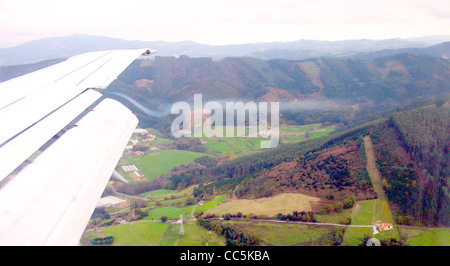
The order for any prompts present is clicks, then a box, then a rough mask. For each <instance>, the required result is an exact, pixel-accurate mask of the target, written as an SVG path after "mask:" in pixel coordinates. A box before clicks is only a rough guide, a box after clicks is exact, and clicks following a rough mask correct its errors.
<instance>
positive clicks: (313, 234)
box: [225, 220, 333, 246]
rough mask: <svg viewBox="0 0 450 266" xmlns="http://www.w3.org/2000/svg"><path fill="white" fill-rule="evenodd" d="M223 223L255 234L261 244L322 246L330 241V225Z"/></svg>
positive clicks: (251, 222)
mask: <svg viewBox="0 0 450 266" xmlns="http://www.w3.org/2000/svg"><path fill="white" fill-rule="evenodd" d="M225 224H228V225H230V226H231V227H235V228H237V229H239V230H241V231H244V232H247V233H249V234H252V235H256V236H257V237H258V238H259V239H261V241H262V243H261V245H275V246H293V245H294V246H297V245H298V246H322V245H327V244H329V243H330V241H331V239H330V234H331V232H332V229H333V227H332V226H315V225H304V224H295V223H273V222H259V221H258V222H256V221H251V220H249V221H237V220H233V221H227V222H225Z"/></svg>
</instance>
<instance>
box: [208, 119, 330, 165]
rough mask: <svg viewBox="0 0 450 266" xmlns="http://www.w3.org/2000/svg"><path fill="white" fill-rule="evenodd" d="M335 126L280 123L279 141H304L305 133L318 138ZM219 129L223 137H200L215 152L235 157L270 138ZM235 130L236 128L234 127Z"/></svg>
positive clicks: (223, 128)
mask: <svg viewBox="0 0 450 266" xmlns="http://www.w3.org/2000/svg"><path fill="white" fill-rule="evenodd" d="M335 128H336V126H325V127H324V126H322V125H321V124H313V125H302V126H296V125H286V124H281V125H280V127H279V130H280V143H292V142H300V141H305V140H306V137H305V133H306V132H308V133H309V138H310V139H314V138H319V137H322V136H325V135H329V134H330V133H331V132H333V131H334V129H335ZM219 130H220V131H222V132H223V137H206V136H205V134H203V136H202V137H201V138H203V139H205V140H206V142H207V143H206V144H204V146H205V147H206V148H207V149H208V150H210V151H213V152H217V153H235V154H236V156H237V157H240V156H243V155H245V154H249V153H252V152H255V151H258V150H261V141H262V140H270V138H263V137H236V136H237V134H236V133H235V134H234V136H235V137H227V136H226V127H220V128H219ZM235 132H237V128H236V129H235ZM245 132H246V134H247V133H248V132H249V129H248V127H247V128H246V129H245Z"/></svg>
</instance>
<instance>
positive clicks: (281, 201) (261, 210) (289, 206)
mask: <svg viewBox="0 0 450 266" xmlns="http://www.w3.org/2000/svg"><path fill="white" fill-rule="evenodd" d="M317 201H318V199H317V198H314V197H310V196H306V195H302V194H295V193H283V194H279V195H276V196H273V197H268V198H261V199H254V200H249V199H231V200H229V201H226V202H224V203H222V204H221V205H218V206H216V207H214V208H211V209H209V210H208V211H207V212H206V213H210V214H217V215H224V214H226V213H238V212H242V213H243V214H248V215H250V214H253V215H259V216H261V215H263V216H267V217H273V216H275V215H277V214H278V213H283V214H288V213H292V212H293V211H311V203H314V202H317Z"/></svg>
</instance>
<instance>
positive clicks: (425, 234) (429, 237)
mask: <svg viewBox="0 0 450 266" xmlns="http://www.w3.org/2000/svg"><path fill="white" fill-rule="evenodd" d="M399 231H400V233H401V234H402V235H404V236H406V237H407V239H408V245H410V246H450V228H427V227H416V226H404V225H402V226H399Z"/></svg>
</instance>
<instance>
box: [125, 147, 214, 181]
mask: <svg viewBox="0 0 450 266" xmlns="http://www.w3.org/2000/svg"><path fill="white" fill-rule="evenodd" d="M203 156H212V155H210V154H207V153H201V152H192V151H185V150H161V151H156V152H150V153H147V154H145V155H129V156H126V157H123V158H122V159H121V160H120V162H119V164H120V165H124V164H134V165H136V166H137V167H138V169H139V170H140V171H141V172H142V173H143V174H144V175H145V176H146V177H147V179H148V180H153V179H155V178H156V177H159V176H161V175H163V174H168V173H170V172H171V171H172V168H173V167H174V166H177V165H181V164H185V163H189V162H192V161H194V160H195V159H197V158H200V157H203Z"/></svg>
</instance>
